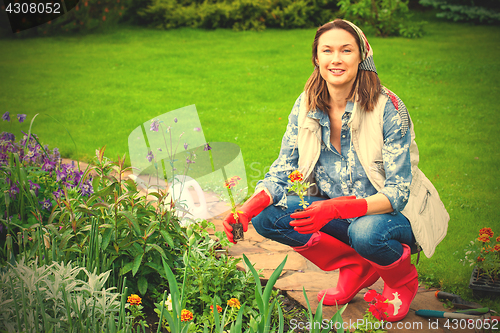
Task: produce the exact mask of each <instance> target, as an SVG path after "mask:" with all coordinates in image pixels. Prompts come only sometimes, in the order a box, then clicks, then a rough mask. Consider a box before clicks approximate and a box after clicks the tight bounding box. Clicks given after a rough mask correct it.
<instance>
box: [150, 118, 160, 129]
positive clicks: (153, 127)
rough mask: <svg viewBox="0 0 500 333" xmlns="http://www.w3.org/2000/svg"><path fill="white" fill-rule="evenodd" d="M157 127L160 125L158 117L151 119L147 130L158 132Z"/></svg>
mask: <svg viewBox="0 0 500 333" xmlns="http://www.w3.org/2000/svg"><path fill="white" fill-rule="evenodd" d="M159 127H160V122H159V121H158V119H155V120H153V121H152V123H151V127H150V128H149V130H150V131H153V132H158V129H159Z"/></svg>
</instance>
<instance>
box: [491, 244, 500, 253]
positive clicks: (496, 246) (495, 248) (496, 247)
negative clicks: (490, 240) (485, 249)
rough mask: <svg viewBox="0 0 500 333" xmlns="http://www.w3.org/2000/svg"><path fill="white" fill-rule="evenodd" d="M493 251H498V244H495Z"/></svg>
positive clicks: (499, 248)
mask: <svg viewBox="0 0 500 333" xmlns="http://www.w3.org/2000/svg"><path fill="white" fill-rule="evenodd" d="M493 251H496V252H500V244H496V245H495V247H494V248H493Z"/></svg>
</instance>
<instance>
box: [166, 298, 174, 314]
mask: <svg viewBox="0 0 500 333" xmlns="http://www.w3.org/2000/svg"><path fill="white" fill-rule="evenodd" d="M165 306H166V307H167V310H168V311H172V309H173V307H172V295H170V294H168V297H167V300H166V301H165Z"/></svg>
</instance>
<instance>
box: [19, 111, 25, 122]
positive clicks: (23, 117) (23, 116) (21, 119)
mask: <svg viewBox="0 0 500 333" xmlns="http://www.w3.org/2000/svg"><path fill="white" fill-rule="evenodd" d="M25 119H26V115H25V114H24V113H22V114H19V113H18V114H17V120H19V122H20V123H22V122H23V121H24V120H25Z"/></svg>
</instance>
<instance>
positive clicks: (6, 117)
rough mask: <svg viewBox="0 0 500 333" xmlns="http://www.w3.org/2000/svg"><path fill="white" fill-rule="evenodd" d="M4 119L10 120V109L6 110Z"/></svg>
mask: <svg viewBox="0 0 500 333" xmlns="http://www.w3.org/2000/svg"><path fill="white" fill-rule="evenodd" d="M2 119H3V120H4V121H10V113H9V111H7V112H5V113H4V114H3V116H2Z"/></svg>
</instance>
